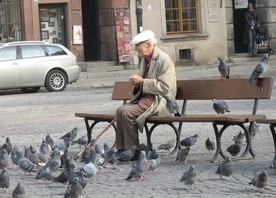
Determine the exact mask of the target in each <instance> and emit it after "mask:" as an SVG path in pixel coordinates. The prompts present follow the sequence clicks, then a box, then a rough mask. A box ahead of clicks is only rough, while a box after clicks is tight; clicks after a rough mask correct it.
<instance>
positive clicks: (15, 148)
mask: <svg viewBox="0 0 276 198" xmlns="http://www.w3.org/2000/svg"><path fill="white" fill-rule="evenodd" d="M17 152H19V148H18V146H17V145H14V146H13V149H12V152H11V161H12V164H13V169H15V168H16V167H17V162H18V159H17Z"/></svg>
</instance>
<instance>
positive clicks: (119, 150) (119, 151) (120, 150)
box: [114, 149, 125, 157]
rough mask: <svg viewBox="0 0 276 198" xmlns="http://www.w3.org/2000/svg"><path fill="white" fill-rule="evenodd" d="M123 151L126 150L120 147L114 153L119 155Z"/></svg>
mask: <svg viewBox="0 0 276 198" xmlns="http://www.w3.org/2000/svg"><path fill="white" fill-rule="evenodd" d="M123 151H125V150H124V149H118V150H117V151H115V152H114V155H115V156H116V157H118V156H119V155H120V154H121V153H122V152H123Z"/></svg>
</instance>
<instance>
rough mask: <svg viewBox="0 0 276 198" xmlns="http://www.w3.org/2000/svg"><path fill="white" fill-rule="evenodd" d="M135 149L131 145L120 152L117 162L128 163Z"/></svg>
mask: <svg viewBox="0 0 276 198" xmlns="http://www.w3.org/2000/svg"><path fill="white" fill-rule="evenodd" d="M136 149H137V147H136V146H135V145H133V146H132V147H131V148H129V149H127V150H125V151H123V152H121V153H120V154H119V155H118V160H120V161H122V162H129V161H130V160H131V159H132V158H133V157H134V155H135V152H136Z"/></svg>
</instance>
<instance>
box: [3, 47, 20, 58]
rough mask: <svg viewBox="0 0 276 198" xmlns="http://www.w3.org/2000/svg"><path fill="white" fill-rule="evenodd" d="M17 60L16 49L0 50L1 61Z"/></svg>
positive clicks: (6, 48)
mask: <svg viewBox="0 0 276 198" xmlns="http://www.w3.org/2000/svg"><path fill="white" fill-rule="evenodd" d="M15 59H16V47H15V46H12V47H4V48H2V49H0V61H8V60H15Z"/></svg>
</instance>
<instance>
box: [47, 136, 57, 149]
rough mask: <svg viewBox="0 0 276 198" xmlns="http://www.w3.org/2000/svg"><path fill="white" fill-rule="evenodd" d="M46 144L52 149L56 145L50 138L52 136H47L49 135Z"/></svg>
mask: <svg viewBox="0 0 276 198" xmlns="http://www.w3.org/2000/svg"><path fill="white" fill-rule="evenodd" d="M45 142H46V143H47V144H48V145H49V146H50V147H51V148H53V147H54V145H55V142H54V140H53V138H52V137H51V136H50V134H47V135H46V138H45Z"/></svg>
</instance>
